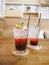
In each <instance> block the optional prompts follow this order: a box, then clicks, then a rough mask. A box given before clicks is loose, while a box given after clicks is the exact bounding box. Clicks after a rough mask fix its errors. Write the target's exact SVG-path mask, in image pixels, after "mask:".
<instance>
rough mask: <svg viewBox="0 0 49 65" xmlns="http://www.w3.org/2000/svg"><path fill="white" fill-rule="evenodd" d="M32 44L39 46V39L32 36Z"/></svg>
mask: <svg viewBox="0 0 49 65" xmlns="http://www.w3.org/2000/svg"><path fill="white" fill-rule="evenodd" d="M30 44H31V45H34V46H37V45H38V39H36V38H31V39H30Z"/></svg>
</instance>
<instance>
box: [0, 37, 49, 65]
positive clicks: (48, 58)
mask: <svg viewBox="0 0 49 65" xmlns="http://www.w3.org/2000/svg"><path fill="white" fill-rule="evenodd" d="M39 45H41V46H42V49H41V50H39V51H35V50H31V49H29V50H30V53H29V54H28V55H27V56H24V57H22V56H14V55H13V54H12V53H11V51H12V49H13V48H14V39H12V38H1V39H0V65H49V39H43V40H42V39H41V40H39Z"/></svg>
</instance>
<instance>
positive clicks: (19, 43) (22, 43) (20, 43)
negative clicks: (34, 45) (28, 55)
mask: <svg viewBox="0 0 49 65" xmlns="http://www.w3.org/2000/svg"><path fill="white" fill-rule="evenodd" d="M26 44H27V38H16V39H15V48H16V50H18V51H23V50H25V49H26Z"/></svg>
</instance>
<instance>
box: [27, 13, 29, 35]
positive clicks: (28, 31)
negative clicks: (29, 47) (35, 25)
mask: <svg viewBox="0 0 49 65" xmlns="http://www.w3.org/2000/svg"><path fill="white" fill-rule="evenodd" d="M29 22H30V13H29V16H28V24H27V27H28V34H29Z"/></svg>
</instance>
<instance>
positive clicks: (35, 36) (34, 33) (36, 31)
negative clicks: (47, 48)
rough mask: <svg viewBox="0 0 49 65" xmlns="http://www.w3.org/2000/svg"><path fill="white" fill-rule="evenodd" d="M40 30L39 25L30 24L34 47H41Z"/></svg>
mask: <svg viewBox="0 0 49 65" xmlns="http://www.w3.org/2000/svg"><path fill="white" fill-rule="evenodd" d="M39 31H40V29H39V27H38V26H29V38H30V47H32V48H34V49H40V47H39V46H38V39H39Z"/></svg>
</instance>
